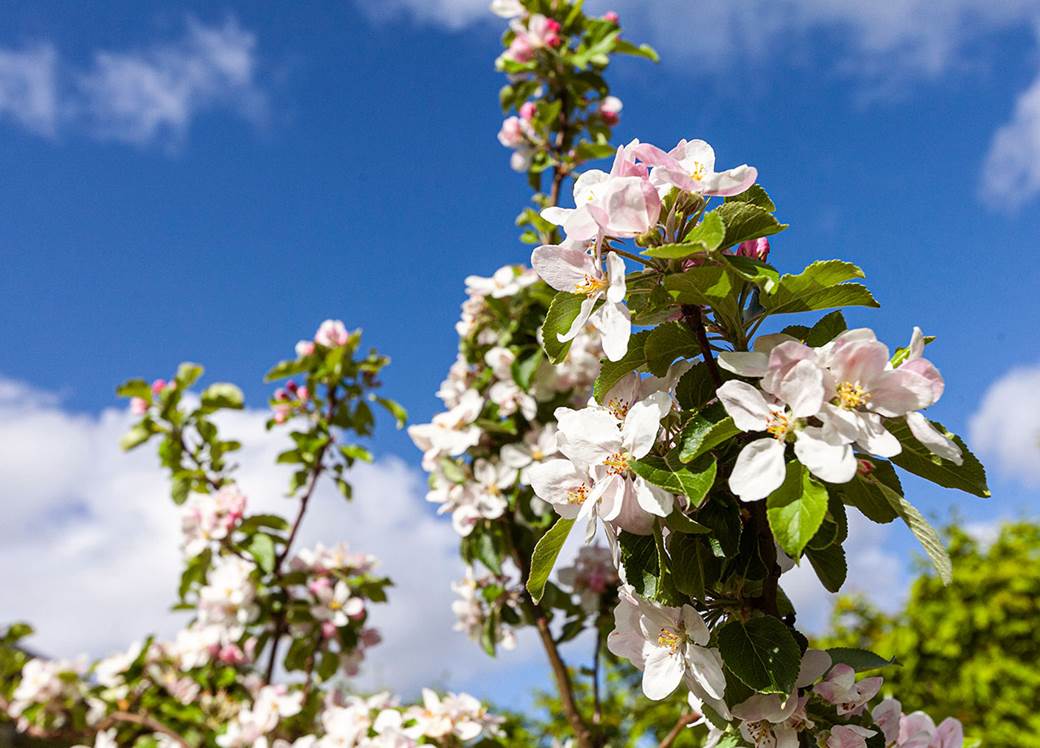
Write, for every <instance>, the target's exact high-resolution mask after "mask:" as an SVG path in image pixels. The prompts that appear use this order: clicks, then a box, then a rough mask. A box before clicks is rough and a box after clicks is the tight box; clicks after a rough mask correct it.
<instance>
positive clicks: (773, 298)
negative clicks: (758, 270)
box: [761, 260, 878, 314]
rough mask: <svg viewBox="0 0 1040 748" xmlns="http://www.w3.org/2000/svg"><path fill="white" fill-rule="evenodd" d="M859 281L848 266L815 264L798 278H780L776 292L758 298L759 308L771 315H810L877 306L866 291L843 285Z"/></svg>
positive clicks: (826, 262)
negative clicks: (855, 280) (799, 313)
mask: <svg viewBox="0 0 1040 748" xmlns="http://www.w3.org/2000/svg"><path fill="white" fill-rule="evenodd" d="M862 277H863V271H862V270H860V269H859V268H858V267H856V266H855V265H853V264H852V263H851V262H842V261H841V260H821V261H819V262H814V263H813V264H811V265H810V266H809V267H807V268H806V269H805V270H803V271H802V272H801V273H798V274H797V275H784V276H781V277H780V282H779V283H778V284H777V287H776V290H775V291H774V292H773V293H772V294H768V295H764V296H763V297H762V298H761V302H762V306H763V307H764V308H765V310H766V311H767V312H769V313H770V314H789V313H792V312H812V311H816V310H818V309H831V308H833V307H843V306H869V307H876V306H878V303H877V301H875V300H874V297H873V296H872V295H871V293H870V291H868V290H867V289H866V287H864V286H862V285H860V284H859V283H845V282H844V281H847V280H849V279H850V278H862Z"/></svg>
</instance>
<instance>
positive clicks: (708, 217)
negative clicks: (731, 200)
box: [683, 210, 726, 252]
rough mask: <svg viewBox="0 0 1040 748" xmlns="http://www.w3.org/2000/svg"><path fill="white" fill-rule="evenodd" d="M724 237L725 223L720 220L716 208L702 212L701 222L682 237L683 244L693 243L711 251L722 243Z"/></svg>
mask: <svg viewBox="0 0 1040 748" xmlns="http://www.w3.org/2000/svg"><path fill="white" fill-rule="evenodd" d="M725 237H726V224H725V223H723V222H722V216H721V215H720V214H719V212H718V211H717V210H713V211H711V212H709V213H705V214H704V218H702V219H701V222H700V223H698V224H697V225H696V226H694V227H693V228H692V229H690V230H689V231H687V232H686V236H684V237H683V243H684V244H693V245H694V246H699V248H700V249H702V250H704V251H707V252H713V251H714V250H716V249H718V248H719V245H720V244H722V240H723V239H724V238H725Z"/></svg>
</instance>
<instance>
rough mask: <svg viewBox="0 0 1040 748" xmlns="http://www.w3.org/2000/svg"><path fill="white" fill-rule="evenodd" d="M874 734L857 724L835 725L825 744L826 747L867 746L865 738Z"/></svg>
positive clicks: (851, 747)
mask: <svg viewBox="0 0 1040 748" xmlns="http://www.w3.org/2000/svg"><path fill="white" fill-rule="evenodd" d="M876 734H877V732H875V731H874V730H870V729H867V728H866V727H860V726H859V725H835V726H834V727H833V728H831V734H830V735H829V736H828V737H827V743H826V744H825V745H826V748H867V738H869V737H871V736H873V735H876Z"/></svg>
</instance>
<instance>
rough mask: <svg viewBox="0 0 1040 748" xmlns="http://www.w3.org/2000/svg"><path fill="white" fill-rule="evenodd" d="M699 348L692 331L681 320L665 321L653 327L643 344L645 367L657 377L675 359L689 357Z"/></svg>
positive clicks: (697, 351) (666, 371)
mask: <svg viewBox="0 0 1040 748" xmlns="http://www.w3.org/2000/svg"><path fill="white" fill-rule="evenodd" d="M700 350H701V349H700V345H699V344H698V343H697V338H696V337H695V336H694V334H693V332H692V331H691V330H690V329H689V328H688V327H687V326H686V325H684V324H682V323H681V322H665V323H664V324H663V325H660V326H659V327H655V328H654V329H653V330H651V331H650V336H649V337H648V338H647V339H646V342H645V343H644V345H643V352H644V354H645V355H646V368H647V369H648V370H649V371H650V373H651V374H653V375H654V376H657V377H663V376H664V375H665V374H667V373H668V367H669V366H671V365H672V362H673V361H675V359H677V358H691V357H693V356H696V355H698V354H699V353H700Z"/></svg>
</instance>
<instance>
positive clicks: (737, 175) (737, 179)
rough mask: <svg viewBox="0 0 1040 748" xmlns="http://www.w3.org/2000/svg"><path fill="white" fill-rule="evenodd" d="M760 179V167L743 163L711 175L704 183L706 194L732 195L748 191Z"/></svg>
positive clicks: (702, 185)
mask: <svg viewBox="0 0 1040 748" xmlns="http://www.w3.org/2000/svg"><path fill="white" fill-rule="evenodd" d="M757 179H758V169H756V168H755V167H754V166H748V165H747V164H742V165H740V166H737V167H735V168H733V169H727V170H726V171H720V172H718V173H716V174H711V175H709V176H708V177H707V178H706V179H705V180H704V181H703V182H702V183H701V187H702V188H703V191H704V194H705V195H709V196H718V197H730V196H731V195H739V194H740V193H741V192H746V191H747V189H748V188H749V187H751V185H753V184H754V183H755V180H757Z"/></svg>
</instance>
